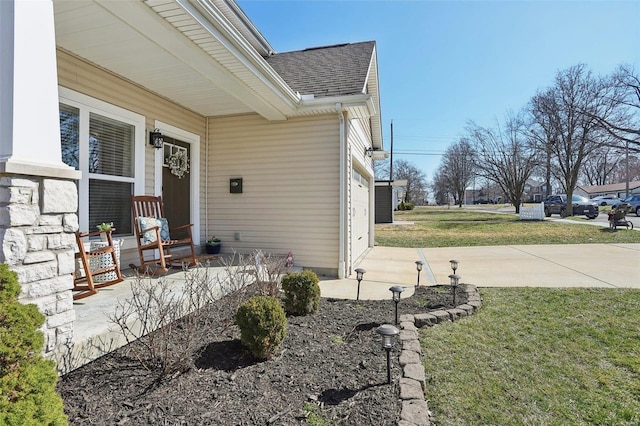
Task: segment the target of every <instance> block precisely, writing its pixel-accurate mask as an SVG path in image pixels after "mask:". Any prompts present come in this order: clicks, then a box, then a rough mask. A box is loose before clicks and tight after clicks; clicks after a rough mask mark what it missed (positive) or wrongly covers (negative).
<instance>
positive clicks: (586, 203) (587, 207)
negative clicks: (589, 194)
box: [544, 194, 600, 219]
mask: <svg viewBox="0 0 640 426" xmlns="http://www.w3.org/2000/svg"><path fill="white" fill-rule="evenodd" d="M571 201H572V202H571V204H572V205H573V215H574V216H586V217H587V218H589V219H595V218H596V217H598V214H600V211H599V208H598V204H596V203H595V202H594V201H591V200H589V199H588V198H585V197H583V196H581V195H575V194H574V195H573V197H572V198H571ZM552 214H559V215H560V216H562V217H565V216H567V195H566V194H558V195H549V196H548V197H547V198H546V199H545V200H544V215H545V216H547V217H549V216H551V215H552Z"/></svg>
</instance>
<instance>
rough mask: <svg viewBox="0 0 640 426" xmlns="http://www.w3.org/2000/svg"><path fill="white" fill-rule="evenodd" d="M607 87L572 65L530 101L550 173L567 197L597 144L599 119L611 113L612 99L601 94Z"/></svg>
mask: <svg viewBox="0 0 640 426" xmlns="http://www.w3.org/2000/svg"><path fill="white" fill-rule="evenodd" d="M607 90H608V85H607V84H606V83H605V82H604V81H603V80H602V79H599V78H596V77H593V76H592V75H591V72H590V71H588V70H587V69H586V67H585V66H584V65H576V66H573V67H571V68H568V69H566V70H564V71H559V72H558V73H557V75H556V78H555V84H554V85H553V86H552V87H551V88H549V89H547V90H545V91H543V92H539V93H538V94H536V95H535V96H534V97H533V99H532V100H531V112H532V114H533V117H534V120H535V123H536V125H537V126H539V127H541V128H544V129H543V130H542V131H540V132H538V134H541V135H546V137H547V138H548V140H547V143H546V144H545V146H546V148H547V149H548V150H549V152H550V153H551V154H552V155H553V159H554V160H555V161H554V162H553V164H552V169H551V172H552V173H554V174H555V176H556V177H557V178H558V180H559V181H560V182H561V184H562V187H563V189H564V191H565V192H566V194H567V199H569V200H570V199H571V197H572V195H573V190H574V188H575V186H576V185H577V183H578V178H579V176H580V171H581V166H582V164H583V162H584V161H585V159H586V158H587V157H588V155H589V154H590V153H591V152H592V151H593V150H594V149H596V148H597V147H598V146H599V140H598V136H601V132H600V130H602V125H601V121H602V120H606V119H609V118H611V117H612V115H613V114H614V113H615V107H616V102H615V101H614V100H612V99H611V98H609V97H607V96H605V95H606V91H607ZM595 117H601V119H596V118H595ZM599 133H600V134H599ZM568 213H569V214H572V213H573V212H572V211H571V209H569V211H568Z"/></svg>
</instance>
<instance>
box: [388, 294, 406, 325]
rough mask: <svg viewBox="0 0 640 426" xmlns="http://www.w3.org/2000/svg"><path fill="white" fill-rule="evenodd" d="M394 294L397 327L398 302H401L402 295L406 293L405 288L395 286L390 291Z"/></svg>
mask: <svg viewBox="0 0 640 426" xmlns="http://www.w3.org/2000/svg"><path fill="white" fill-rule="evenodd" d="M389 291H391V293H393V301H394V302H395V304H396V325H398V302H399V301H400V293H402V292H403V291H404V287H401V286H399V285H394V286H393V287H391V288H390V289H389Z"/></svg>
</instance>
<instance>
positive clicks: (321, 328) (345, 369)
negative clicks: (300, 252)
mask: <svg viewBox="0 0 640 426" xmlns="http://www.w3.org/2000/svg"><path fill="white" fill-rule="evenodd" d="M464 297H465V296H464V295H463V294H462V293H460V294H458V297H457V302H458V303H464V302H465V300H461V299H463V298H464ZM390 299H391V298H390ZM390 299H389V300H387V301H352V300H335V299H322V301H321V305H320V309H319V310H318V312H317V313H315V314H313V315H308V316H299V317H296V316H289V317H288V327H287V336H286V338H285V340H284V342H283V344H282V346H281V348H280V351H279V353H278V354H277V355H276V356H275V357H273V358H272V359H270V360H268V361H257V360H255V359H253V358H252V356H251V355H250V354H249V352H248V351H247V350H246V349H245V348H244V347H243V346H242V345H241V343H240V340H239V338H240V334H239V331H238V329H237V326H235V325H233V324H232V320H231V318H232V316H233V314H234V313H233V312H228V313H225V315H223V317H226V320H225V321H221V323H220V324H219V326H218V327H217V328H212V329H211V332H210V334H209V338H208V339H207V340H206V341H203V342H202V345H201V347H200V349H199V350H198V351H196V353H194V355H193V365H194V367H193V368H191V369H189V370H188V371H186V372H184V373H182V374H179V375H175V376H172V377H160V376H159V374H158V373H157V372H155V371H150V370H147V369H145V368H143V367H142V366H141V364H140V363H139V362H138V361H137V360H136V359H135V358H134V357H133V355H132V353H133V351H132V350H131V349H132V348H131V347H127V346H125V347H123V348H120V349H118V350H116V351H115V352H113V353H111V354H108V355H106V356H104V357H102V358H100V359H98V360H95V361H93V362H91V363H90V364H87V365H85V366H84V367H81V368H79V369H77V370H75V371H72V372H71V373H69V374H67V375H66V376H64V377H62V378H61V380H60V382H59V384H58V391H59V392H60V394H61V395H62V397H63V399H64V403H65V411H66V413H67V414H68V416H69V421H70V424H72V425H89V424H91V425H124V424H127V425H300V424H313V425H328V424H330V425H358V426H364V425H393V424H396V422H397V420H398V418H399V414H400V401H399V398H398V395H399V392H398V378H399V377H400V374H401V371H400V368H399V365H398V355H399V347H398V346H399V345H398V346H396V348H395V349H394V351H393V352H392V383H391V384H390V385H388V384H387V383H386V378H387V377H386V358H385V352H384V350H383V349H382V348H381V342H380V337H379V336H378V335H377V334H376V333H375V329H376V327H378V326H379V325H381V324H384V323H393V321H394V303H393V301H392V300H390ZM451 306H452V296H451V292H450V288H449V287H448V286H435V287H425V286H422V287H420V288H419V289H418V291H417V292H416V294H415V295H414V296H412V297H411V298H407V299H402V300H401V301H400V303H399V305H398V311H399V314H400V315H401V314H403V313H420V312H428V311H430V310H434V309H440V308H443V307H444V308H449V307H451ZM225 307H228V304H225V300H224V298H223V299H221V300H219V301H218V302H216V304H215V305H213V306H210V307H209V309H211V310H213V311H215V312H216V318H219V317H221V316H220V312H223V311H224V309H225ZM227 310H229V309H227ZM213 311H212V312H213ZM134 344H135V343H134ZM323 421H324V422H323Z"/></svg>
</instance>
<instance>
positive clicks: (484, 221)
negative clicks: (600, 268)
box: [376, 207, 640, 248]
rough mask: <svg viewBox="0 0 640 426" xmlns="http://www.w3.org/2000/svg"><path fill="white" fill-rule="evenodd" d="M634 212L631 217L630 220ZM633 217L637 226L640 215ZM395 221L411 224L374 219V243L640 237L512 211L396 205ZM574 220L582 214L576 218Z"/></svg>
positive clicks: (494, 242) (620, 240)
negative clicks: (523, 218) (407, 208)
mask: <svg viewBox="0 0 640 426" xmlns="http://www.w3.org/2000/svg"><path fill="white" fill-rule="evenodd" d="M633 219H634V218H633V217H632V218H631V220H632V221H633ZM637 219H638V220H636V223H637V224H638V226H640V218H637ZM395 220H396V221H408V222H414V224H413V225H388V224H378V225H376V244H377V245H381V246H390V247H424V248H427V247H463V246H491V245H510V244H581V243H640V232H638V231H627V230H626V229H625V230H623V229H618V231H617V232H611V231H609V229H608V228H603V227H599V226H587V225H579V224H575V225H572V224H567V223H558V222H551V221H521V220H519V219H518V217H517V216H515V215H513V214H500V213H487V212H480V211H474V210H466V209H459V208H457V207H452V208H451V209H446V208H433V207H416V209H414V210H411V211H399V212H396V214H395ZM575 220H576V221H579V220H586V219H580V218H576V219H575Z"/></svg>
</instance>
